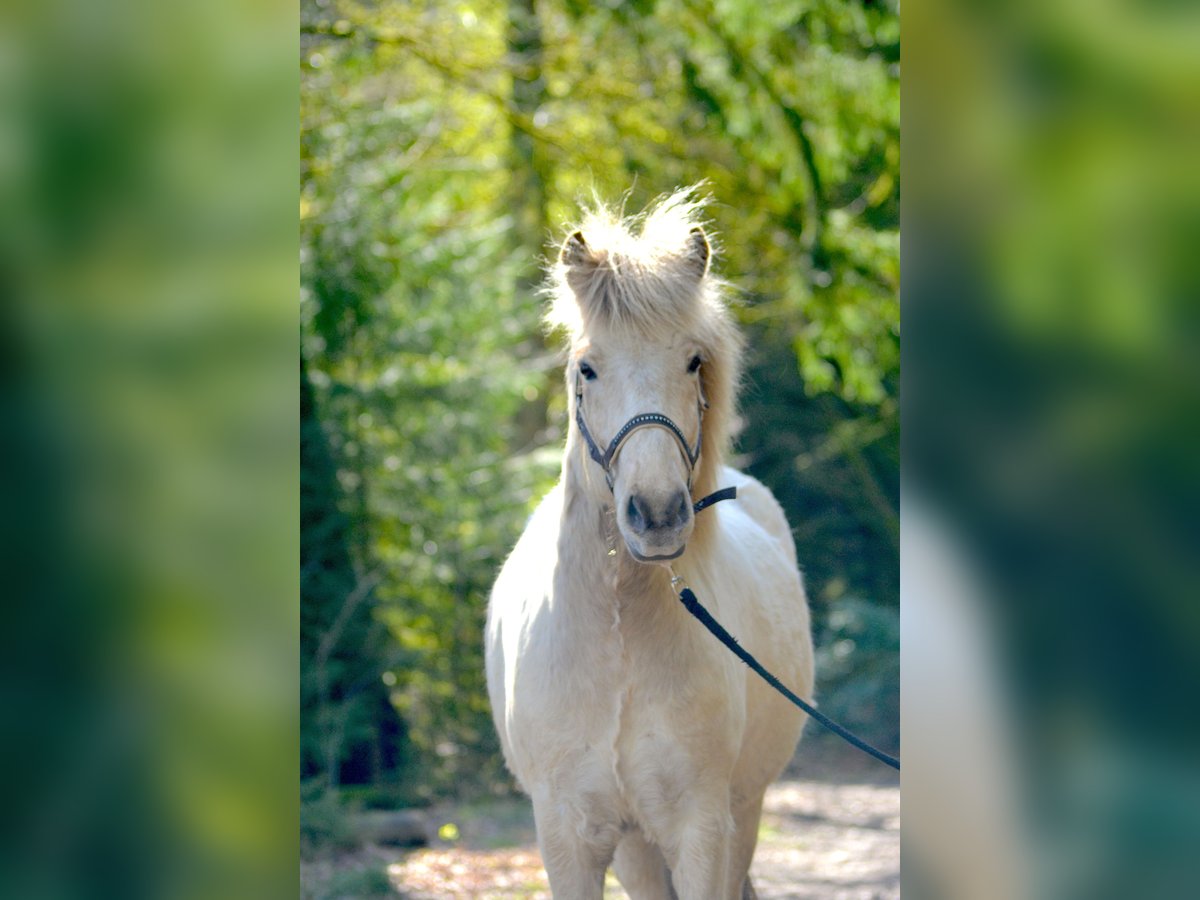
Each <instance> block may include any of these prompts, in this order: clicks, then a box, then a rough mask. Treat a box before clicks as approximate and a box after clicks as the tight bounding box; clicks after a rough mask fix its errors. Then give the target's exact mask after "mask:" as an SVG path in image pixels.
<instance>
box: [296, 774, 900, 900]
mask: <svg viewBox="0 0 1200 900" xmlns="http://www.w3.org/2000/svg"><path fill="white" fill-rule="evenodd" d="M430 817H431V818H430V822H431V824H432V825H433V828H432V829H431V830H439V831H440V837H438V838H436V839H435V840H434V842H433V844H432V845H430V846H429V847H424V848H421V849H418V850H407V851H406V850H400V849H394V848H381V847H375V846H371V847H366V848H363V849H362V850H360V851H358V852H356V853H353V854H344V855H342V856H340V857H338V858H337V859H335V860H326V861H324V862H321V863H316V862H310V863H305V864H304V866H303V867H302V870H301V883H302V887H303V889H304V890H303V893H304V896H305V897H308V898H322V900H333V898H335V897H336V898H343V897H344V898H349V897H380V896H392V897H396V896H400V897H406V898H409V900H443V898H462V897H477V898H488V900H493V898H494V900H501V898H505V900H509V898H513V900H516V898H521V900H534V898H537V900H541V898H549V897H550V890H549V887H548V884H547V882H546V873H545V871H544V870H543V868H542V864H541V858H540V856H539V855H538V849H537V844H536V839H535V833H534V828H533V816H532V813H531V811H530V807H529V801H528V800H527V799H525V798H523V797H513V798H504V799H497V800H488V801H485V802H479V803H471V804H457V805H446V806H441V807H437V808H435V809H433V810H430ZM356 873H357V877H356ZM751 878H752V880H753V882H754V886H755V889H756V890H757V891H758V896H759V897H760V898H761V900H784V898H802V900H809V898H812V900H816V898H823V900H825V898H837V900H895V898H899V896H900V784H899V777H898V776H896V775H895V773H893V772H891V770H889V769H885V768H884V767H883V766H882V765H880V764H878V763H875V762H874V761H872V760H869V759H867V758H865V757H862V758H861V759H859V758H856V757H854V756H849V755H848V754H842V753H837V754H836V755H833V754H831V753H829V752H826V753H822V754H821V755H820V756H818V757H816V758H812V757H809V758H807V759H806V758H805V755H804V754H803V752H802V753H801V754H799V756H798V759H797V760H796V762H794V763H793V765H792V766H791V767H790V768H789V770H788V772H787V773H785V776H784V777H783V778H782V779H781V780H780V781H778V782H777V783H775V784H774V785H772V786H771V788H770V789H769V790H768V792H767V796H766V801H765V803H764V808H763V818H762V825H761V828H760V830H759V842H758V851H757V852H756V854H755V857H754V866H753V868H752V869H751ZM385 879H386V880H385ZM604 896H605V898H606V900H607V898H623V897H625V893H624V892H623V891H622V890H621V888H620V886H619V884H618V883H617V881H616V879H615V878H614V877H613V876H612V874H611V872H610V873H609V876H608V881H607V884H606V888H605V894H604Z"/></svg>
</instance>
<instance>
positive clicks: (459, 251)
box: [300, 0, 900, 849]
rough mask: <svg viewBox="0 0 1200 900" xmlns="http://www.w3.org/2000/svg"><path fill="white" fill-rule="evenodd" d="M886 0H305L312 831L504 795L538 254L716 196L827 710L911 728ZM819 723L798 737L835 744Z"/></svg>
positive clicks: (761, 425) (536, 344) (749, 380)
mask: <svg viewBox="0 0 1200 900" xmlns="http://www.w3.org/2000/svg"><path fill="white" fill-rule="evenodd" d="M899 38H900V35H899V21H898V17H897V10H896V5H895V4H894V3H892V2H884V3H865V4H864V3H861V2H857V0H846V2H843V0H830V2H821V3H816V4H814V3H808V2H805V3H776V4H770V5H768V6H767V7H765V8H764V7H763V5H762V4H760V3H757V2H749V0H745V2H741V0H735V2H719V3H712V2H709V0H678V2H676V0H663V2H647V3H614V4H599V5H597V4H590V3H576V2H572V0H542V2H539V3H536V4H535V3H534V2H533V0H509V2H491V3H489V2H472V3H442V2H436V3H421V2H417V3H390V2H383V3H376V4H370V5H366V4H358V3H350V2H338V0H311V2H310V0H305V2H304V3H303V4H302V6H301V60H300V62H301V73H302V75H301V78H302V82H301V193H300V220H301V307H300V313H301V347H302V353H301V373H300V377H301V398H302V402H301V438H302V446H301V464H302V472H301V478H302V481H301V485H302V492H301V505H302V507H301V517H302V519H301V524H302V532H301V608H302V632H301V653H302V658H301V777H302V785H303V787H302V796H303V802H304V806H303V810H302V826H303V828H304V834H305V839H306V840H308V841H309V842H310V843H311V844H312V846H313V848H314V849H316V848H317V845H319V844H320V842H321V841H322V840H325V839H327V838H329V836H330V834H329V832H330V830H331V826H330V824H329V813H330V810H331V807H332V804H334V803H335V802H336V803H341V804H354V805H357V806H358V807H364V806H365V807H368V808H369V807H372V806H396V805H401V806H410V805H414V804H422V803H429V802H431V801H434V800H438V799H439V798H446V797H454V798H458V799H462V798H469V797H472V796H478V795H481V794H482V795H489V794H495V793H506V792H508V791H510V790H511V789H512V782H511V780H510V778H509V777H508V776H507V774H506V772H505V771H504V769H503V763H502V760H501V758H500V756H499V752H498V745H497V739H496V736H495V734H494V729H493V726H492V723H491V719H490V714H489V710H488V703H487V698H486V692H485V687H484V681H483V647H482V629H483V623H484V618H485V609H486V603H487V596H488V592H489V589H490V587H491V583H492V581H493V579H494V578H495V576H496V574H497V572H498V570H499V566H500V564H501V563H502V562H503V560H504V558H505V556H506V555H507V553H508V551H509V550H510V549H511V547H512V545H513V544H514V542H515V540H516V538H517V536H518V535H519V533H520V530H521V528H522V526H523V524H524V521H525V518H526V516H527V515H528V514H529V513H530V512H531V511H532V509H533V507H534V505H535V504H536V503H537V501H538V500H540V498H541V496H542V495H543V494H544V493H545V492H546V491H547V490H548V489H549V487H550V486H551V485H552V484H553V483H554V481H555V480H556V478H557V475H558V470H559V465H560V457H561V449H562V445H563V441H564V439H565V435H566V431H567V420H566V415H565V413H566V401H565V397H564V393H563V389H562V376H561V368H562V364H563V361H564V357H563V355H562V354H561V353H560V350H559V341H558V340H557V339H556V338H547V337H546V336H545V335H544V333H543V329H542V327H541V324H540V316H541V313H542V311H543V310H542V299H541V297H540V296H539V287H540V283H541V278H542V265H543V264H544V262H545V260H546V259H548V258H553V254H554V253H555V252H556V251H557V245H558V243H559V242H560V241H561V239H562V238H563V237H565V235H566V233H567V232H566V230H565V226H566V225H567V224H568V223H569V222H570V221H571V220H572V218H573V217H575V216H578V215H579V211H580V206H579V204H580V202H581V201H584V202H587V201H590V200H591V198H592V197H593V195H596V196H599V197H601V198H604V199H606V200H608V201H609V202H612V203H615V204H622V203H623V204H624V207H625V209H626V210H627V211H628V212H629V213H635V212H638V211H640V210H641V209H643V208H644V207H645V206H646V205H647V204H648V203H649V202H650V201H651V200H653V199H654V198H655V197H656V196H658V195H660V194H662V193H664V192H669V191H671V190H673V189H675V188H676V187H679V186H683V185H689V184H693V183H696V182H700V181H703V182H704V187H703V188H702V193H704V194H706V195H708V196H709V197H710V198H711V199H710V203H709V205H708V207H707V215H708V217H709V220H710V221H709V230H710V232H712V233H713V234H714V235H715V241H716V244H717V245H718V248H719V249H718V257H717V260H718V261H717V264H716V268H717V271H718V272H719V273H720V274H721V275H722V276H724V277H725V278H727V279H729V280H730V281H732V282H733V284H734V285H735V286H736V304H737V308H736V315H737V317H738V319H739V320H740V322H741V324H742V326H743V328H744V330H745V331H746V333H747V335H748V337H749V346H750V353H749V365H748V370H747V377H746V384H745V390H744V392H743V402H742V410H743V414H744V422H743V429H742V433H741V438H740V440H739V441H738V444H737V454H738V455H737V459H736V463H737V464H738V465H739V466H741V467H744V468H746V469H747V470H748V471H750V472H751V473H752V474H754V475H755V476H757V477H758V478H760V479H762V480H763V481H764V482H765V483H766V484H767V485H768V486H770V487H771V488H772V489H773V490H774V492H775V494H776V496H777V497H778V498H779V499H780V501H781V502H782V503H783V505H784V507H785V509H786V511H787V514H788V518H789V520H790V522H791V523H792V525H793V527H794V532H795V537H796V543H797V547H798V551H799V556H800V559H801V561H802V566H803V567H804V570H805V574H806V577H807V584H808V590H809V595H810V598H811V602H812V607H813V612H814V630H815V637H816V642H817V646H818V647H819V648H820V659H819V662H818V672H819V680H818V684H819V686H818V696H819V697H820V700H821V703H822V707H823V709H825V711H826V712H828V713H830V714H831V715H834V716H835V717H837V718H839V719H841V720H843V721H844V722H845V723H846V724H847V725H849V726H850V727H851V728H854V729H856V730H858V731H860V732H861V733H862V734H864V736H866V737H867V738H868V739H869V740H872V741H874V742H877V743H879V744H880V745H882V746H883V747H885V748H886V749H888V750H891V751H895V750H896V749H897V748H898V746H899V560H898V554H899V416H898V400H897V390H898V384H899V362H900V359H899V296H898V294H899V141H900V134H899V124H900V123H899V53H900V48H899ZM825 740H826V738H825V736H823V735H819V734H817V733H816V730H815V729H814V731H813V732H810V736H809V737H807V738H806V739H805V741H806V743H811V745H812V746H810V748H809V751H808V752H817V751H816V750H815V749H814V748H819V747H820V746H822V744H823V742H825Z"/></svg>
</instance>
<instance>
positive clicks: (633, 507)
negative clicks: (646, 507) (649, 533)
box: [625, 494, 650, 534]
mask: <svg viewBox="0 0 1200 900" xmlns="http://www.w3.org/2000/svg"><path fill="white" fill-rule="evenodd" d="M625 515H626V517H627V518H628V519H629V527H630V528H632V529H633V530H634V531H636V532H637V533H638V534H641V533H642V532H644V531H646V530H647V529H648V528H649V527H650V523H649V522H648V521H647V518H646V515H645V513H643V512H642V504H641V503H640V502H639V501H638V498H637V495H636V494H635V495H633V496H631V497H630V498H629V504H628V506H627V507H626V508H625Z"/></svg>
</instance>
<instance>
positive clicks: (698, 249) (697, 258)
mask: <svg viewBox="0 0 1200 900" xmlns="http://www.w3.org/2000/svg"><path fill="white" fill-rule="evenodd" d="M711 256H712V249H711V248H710V247H709V246H708V236H707V235H705V233H704V229H703V228H701V227H700V226H699V225H697V226H696V227H695V228H693V229H692V230H691V231H689V232H688V238H687V253H686V258H687V261H688V262H689V263H690V264H691V265H692V267H693V269H694V270H695V272H696V277H697V278H703V277H704V276H705V275H707V274H708V260H709V257H711Z"/></svg>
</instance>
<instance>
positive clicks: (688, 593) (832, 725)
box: [671, 488, 900, 772]
mask: <svg viewBox="0 0 1200 900" xmlns="http://www.w3.org/2000/svg"><path fill="white" fill-rule="evenodd" d="M736 496H737V488H722V489H721V490H719V491H717V492H716V493H713V494H709V495H708V496H707V497H705V498H704V499H702V500H700V501H698V502H697V503H696V504H695V505H694V506H693V509H694V510H695V511H696V512H700V511H701V510H703V509H707V508H708V507H710V506H712V505H713V504H714V503H718V502H720V501H721V500H732V499H733V498H734V497H736ZM671 576H672V577H671V585H672V586H674V585H676V584H679V583H681V582H682V579H681V578H679V577H678V576H676V575H675V573H674V572H672V573H671ZM679 600H680V602H681V603H683V607H684V609H686V610H687V611H688V612H690V613H691V614H692V615H693V616H695V617H696V619H697V620H699V622H700V624H701V625H703V626H704V627H705V628H707V629H708V630H709V631H710V632H711V633H712V635H713V636H714V637H715V638H716V639H717V640H719V641H720V642H721V643H722V644H724V645H725V646H726V647H728V648H729V649H730V650H732V651H733V654H734V656H736V657H737V658H738V659H740V660H741V661H742V662H744V663H745V664H746V665H747V666H749V667H750V668H751V669H752V670H753V671H754V672H755V673H757V674H758V676H759V677H760V678H762V680H763V681H765V682H766V683H767V684H769V685H770V686H771V687H773V688H775V690H777V691H779V693H781V694H783V696H785V697H787V698H788V699H789V700H791V701H792V703H794V704H795V705H796V706H798V707H800V709H802V710H804V711H805V712H806V713H808V714H809V715H810V716H811V717H812V718H814V719H816V720H817V721H818V722H820V723H821V724H822V725H824V726H825V727H826V728H828V729H829V730H830V731H832V732H833V733H834V734H836V735H837V736H838V737H840V738H841V739H842V740H844V741H846V742H847V743H849V744H852V745H853V746H855V747H857V748H858V749H859V750H861V751H863V753H867V754H870V755H871V756H873V757H875V758H876V759H877V760H879V761H880V762H881V763H884V764H885V765H889V766H891V767H892V768H893V769H895V770H896V771H897V772H899V771H900V760H898V759H896V757H894V756H889V755H888V754H886V753H884V752H883V751H882V750H878V749H876V748H875V747H872V746H871V745H870V744H868V743H867V742H866V741H864V740H863V739H862V738H860V737H859V736H858V735H856V734H854V733H853V732H851V731H848V730H847V729H845V728H843V727H842V726H841V725H839V724H838V723H837V722H835V721H833V719H831V718H829V717H828V716H826V715H825V714H824V713H821V712H818V711H817V709H816V707H814V706H813V705H812V704H811V703H806V702H805V701H804V700H801V699H800V698H799V697H797V696H796V695H795V694H793V693H792V692H791V691H790V690H788V689H787V688H786V687H785V686H784V685H783V684H782V683H781V682H780V681H779V679H778V678H776V677H775V676H774V675H772V674H771V673H770V672H768V671H767V670H766V669H764V668H763V667H762V666H761V665H759V662H758V660H757V659H755V658H754V657H753V656H751V655H750V654H749V653H748V652H747V651H746V650H744V649H743V648H742V646H741V645H740V644H739V643H738V642H737V638H735V637H734V636H733V635H731V634H730V633H729V632H728V631H726V630H725V628H724V627H723V626H722V625H721V623H720V622H718V621H717V620H716V619H714V618H713V617H712V614H711V613H709V611H708V610H707V609H705V608H704V607H703V606H702V605H701V604H700V601H699V600H697V599H696V595H695V594H693V593H692V589H691V588H690V587H687V586H686V585H684V587H683V589H682V590H680V592H679Z"/></svg>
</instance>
